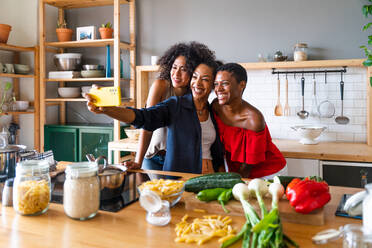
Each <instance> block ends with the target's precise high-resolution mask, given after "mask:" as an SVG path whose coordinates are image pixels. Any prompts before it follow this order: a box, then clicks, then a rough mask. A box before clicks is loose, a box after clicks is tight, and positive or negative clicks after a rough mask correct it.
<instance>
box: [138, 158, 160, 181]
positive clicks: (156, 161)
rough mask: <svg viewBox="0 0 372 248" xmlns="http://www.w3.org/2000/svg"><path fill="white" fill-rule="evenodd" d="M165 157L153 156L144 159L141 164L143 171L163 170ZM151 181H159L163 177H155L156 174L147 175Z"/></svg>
mask: <svg viewBox="0 0 372 248" xmlns="http://www.w3.org/2000/svg"><path fill="white" fill-rule="evenodd" d="M164 159H165V156H162V155H155V156H153V157H152V158H150V159H147V158H144V159H143V162H142V169H144V170H160V171H162V170H163V164H164ZM148 176H149V177H150V179H151V180H153V179H161V178H164V177H165V176H163V175H157V174H152V173H151V174H150V173H149V174H148Z"/></svg>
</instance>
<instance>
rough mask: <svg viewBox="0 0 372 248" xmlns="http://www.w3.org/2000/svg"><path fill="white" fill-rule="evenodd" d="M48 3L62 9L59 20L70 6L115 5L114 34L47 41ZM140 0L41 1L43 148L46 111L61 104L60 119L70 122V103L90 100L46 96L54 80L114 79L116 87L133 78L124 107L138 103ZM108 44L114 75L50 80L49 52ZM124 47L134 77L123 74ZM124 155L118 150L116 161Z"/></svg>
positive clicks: (60, 82) (116, 123)
mask: <svg viewBox="0 0 372 248" xmlns="http://www.w3.org/2000/svg"><path fill="white" fill-rule="evenodd" d="M121 4H128V5H129V15H128V21H127V23H128V24H129V37H130V42H129V43H128V42H123V41H121V40H120V5H121ZM46 5H49V6H53V7H56V8H57V9H58V20H59V21H63V20H64V19H65V18H64V11H65V10H66V9H74V8H88V7H97V6H110V5H111V6H113V20H114V22H113V26H114V27H115V29H114V37H113V38H111V39H96V40H82V41H66V42H55V41H47V40H46V37H47V36H48V35H46V27H45V26H46V25H45V24H46V22H47V21H48V20H47V19H46V14H45V12H46V10H47V9H46ZM135 6H136V0H130V1H129V0H127V1H126V0H94V1H92V0H79V1H66V0H39V40H40V103H41V104H40V143H41V144H40V146H41V151H44V124H45V123H46V112H47V107H48V106H54V105H58V106H59V122H60V124H65V123H66V102H79V101H86V100H85V99H84V98H67V99H66V98H46V88H47V85H48V84H49V83H50V82H51V83H52V82H57V83H58V85H59V87H63V86H64V85H65V82H113V86H120V82H122V81H129V85H130V93H129V99H128V98H127V99H125V100H124V102H123V104H122V105H123V106H132V107H134V106H135V105H136V88H135V86H136V84H135V67H136V57H135V56H136V25H135V24H136V22H135V20H136V16H135ZM106 46H111V47H112V53H113V62H114V63H113V69H114V75H113V77H109V78H73V79H63V78H61V79H48V78H47V76H46V75H47V73H46V72H47V71H46V64H47V62H46V57H47V53H49V52H52V53H56V52H63V49H66V48H95V47H102V48H105V47H106ZM120 49H124V50H128V51H129V60H130V65H129V69H130V78H129V79H123V78H121V76H120ZM114 140H115V141H116V140H120V122H119V121H117V120H114ZM119 157H120V153H119V152H115V161H116V162H118V161H119Z"/></svg>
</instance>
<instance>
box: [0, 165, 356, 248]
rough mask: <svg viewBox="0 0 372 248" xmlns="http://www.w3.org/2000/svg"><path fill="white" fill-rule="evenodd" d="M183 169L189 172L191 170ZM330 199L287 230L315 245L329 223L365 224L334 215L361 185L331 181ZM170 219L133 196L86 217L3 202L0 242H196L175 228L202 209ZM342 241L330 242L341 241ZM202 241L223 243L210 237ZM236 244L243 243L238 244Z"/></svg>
mask: <svg viewBox="0 0 372 248" xmlns="http://www.w3.org/2000/svg"><path fill="white" fill-rule="evenodd" d="M167 174H172V175H182V176H185V178H188V177H190V176H192V175H191V174H177V173H171V172H168V173H167ZM330 188H331V194H332V200H331V202H330V203H328V204H327V205H326V206H325V215H326V224H325V225H323V226H309V225H301V224H293V223H285V222H284V223H283V228H284V233H286V234H288V235H289V236H290V237H291V238H292V239H293V240H295V241H296V242H297V243H298V244H299V245H300V246H301V247H316V246H315V245H313V244H312V243H311V237H312V236H313V235H315V234H316V233H317V232H319V231H322V230H324V229H328V228H338V227H340V226H341V225H345V224H348V223H355V224H361V223H362V222H361V221H360V220H356V219H350V218H343V217H336V216H335V215H334V213H335V210H336V207H337V205H338V202H339V201H340V198H341V196H342V194H344V193H355V192H357V191H359V190H360V189H355V188H345V187H330ZM171 214H172V220H171V223H170V224H169V225H167V226H165V227H156V226H152V225H150V224H148V223H147V222H146V220H145V215H146V212H145V210H144V209H142V208H141V207H140V205H139V203H138V202H135V203H133V204H131V205H129V206H127V207H125V208H124V209H122V210H121V211H119V212H117V213H110V212H105V211H99V213H98V214H97V216H96V217H94V218H93V219H91V220H88V221H77V220H72V219H70V218H68V217H67V216H66V215H65V214H64V211H63V206H62V205H60V204H54V203H53V204H51V205H50V208H49V210H48V211H47V212H46V213H45V214H43V215H40V216H28V217H27V216H21V215H18V214H16V213H15V211H14V210H13V208H11V207H2V208H1V228H0V243H1V244H2V245H1V246H2V247H27V248H33V247H38V248H40V247H109V248H112V247H156V248H158V247H179V248H181V247H194V246H196V245H195V244H184V243H175V242H174V238H175V237H176V234H175V231H174V228H175V225H176V223H178V222H180V220H181V218H182V217H183V216H184V215H185V214H188V215H189V216H191V217H200V216H202V214H200V213H195V212H192V211H186V210H185V208H184V203H183V202H182V201H181V202H180V203H178V204H177V205H176V206H175V207H174V208H172V209H171ZM232 219H233V226H234V227H236V228H237V229H238V230H240V228H241V226H242V225H243V223H244V222H245V218H244V217H243V216H242V217H239V216H232ZM340 245H341V243H340V241H338V242H336V243H332V244H329V245H327V247H340ZM201 247H205V248H208V247H219V244H218V243H217V241H216V240H212V241H210V242H208V243H206V244H204V245H203V246H201ZM233 247H240V244H236V245H235V246H233Z"/></svg>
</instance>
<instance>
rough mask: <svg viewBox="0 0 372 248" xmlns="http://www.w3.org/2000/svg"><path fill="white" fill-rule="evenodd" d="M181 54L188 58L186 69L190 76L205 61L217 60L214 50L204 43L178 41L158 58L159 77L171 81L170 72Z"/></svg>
mask: <svg viewBox="0 0 372 248" xmlns="http://www.w3.org/2000/svg"><path fill="white" fill-rule="evenodd" d="M179 56H184V57H185V58H186V70H187V73H189V75H190V76H191V75H192V73H193V71H194V70H195V68H196V67H197V66H198V65H199V64H200V63H202V62H203V61H212V60H214V61H215V60H216V56H215V54H214V52H213V51H212V50H210V49H209V48H208V47H207V46H206V45H204V44H202V43H199V42H196V41H192V42H189V43H185V42H182V43H177V44H175V45H173V46H171V47H170V48H169V49H168V50H167V51H165V53H164V54H163V56H161V57H160V59H159V60H158V64H159V66H160V68H159V71H160V75H159V79H163V80H168V81H169V82H170V81H171V77H170V72H171V70H172V65H173V63H174V61H175V60H176V59H177V58H178V57H179Z"/></svg>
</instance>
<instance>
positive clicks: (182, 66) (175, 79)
mask: <svg viewBox="0 0 372 248" xmlns="http://www.w3.org/2000/svg"><path fill="white" fill-rule="evenodd" d="M170 76H171V80H172V85H173V87H174V88H184V87H187V86H188V85H189V82H190V74H189V73H188V72H187V68H186V58H185V57H184V56H179V57H177V58H176V59H175V60H174V62H173V65H172V69H171V71H170Z"/></svg>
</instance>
